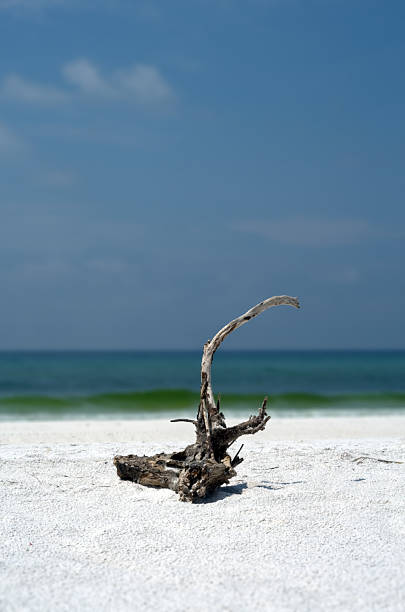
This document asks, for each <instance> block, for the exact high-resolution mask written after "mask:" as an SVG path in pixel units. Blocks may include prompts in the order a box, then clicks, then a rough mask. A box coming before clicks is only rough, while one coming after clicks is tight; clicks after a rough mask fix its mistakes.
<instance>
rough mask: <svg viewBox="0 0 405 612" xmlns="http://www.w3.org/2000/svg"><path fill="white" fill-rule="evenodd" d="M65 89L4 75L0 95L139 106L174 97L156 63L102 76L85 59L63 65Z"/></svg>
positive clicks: (35, 101) (36, 101)
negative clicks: (90, 99) (86, 99)
mask: <svg viewBox="0 0 405 612" xmlns="http://www.w3.org/2000/svg"><path fill="white" fill-rule="evenodd" d="M62 76H63V78H64V79H65V81H66V84H67V87H65V88H64V89H62V88H57V87H51V86H48V85H42V84H40V83H34V82H32V81H28V80H26V79H24V78H22V77H20V76H18V75H14V74H13V75H9V76H7V77H6V78H5V79H4V81H3V84H2V87H1V89H0V95H2V96H3V97H6V98H10V99H14V100H19V101H21V102H26V103H31V104H59V103H61V102H66V101H67V100H73V99H75V98H76V99H77V97H80V96H87V97H93V98H103V99H106V100H114V99H115V100H127V101H134V102H136V103H138V104H142V105H156V106H161V105H163V104H166V103H169V102H171V101H173V100H174V99H175V97H176V96H175V94H174V91H173V89H172V87H171V86H170V84H169V83H168V82H167V81H166V79H165V78H164V77H163V76H162V75H161V73H160V72H159V70H158V69H157V68H156V66H152V65H149V64H135V65H133V66H132V67H130V68H127V69H118V70H116V71H114V72H113V73H112V74H110V75H107V76H103V75H102V74H101V72H100V70H99V69H98V67H97V66H96V65H95V64H93V63H92V62H90V61H89V60H88V59H86V58H82V59H78V60H75V61H73V62H68V63H67V64H65V65H64V66H63V67H62Z"/></svg>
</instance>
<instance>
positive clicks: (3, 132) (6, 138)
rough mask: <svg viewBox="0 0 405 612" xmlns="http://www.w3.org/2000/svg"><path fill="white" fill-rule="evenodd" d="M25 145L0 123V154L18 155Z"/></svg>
mask: <svg viewBox="0 0 405 612" xmlns="http://www.w3.org/2000/svg"><path fill="white" fill-rule="evenodd" d="M23 149H25V143H24V142H23V141H22V140H21V139H20V138H19V137H18V136H17V135H16V134H15V133H14V132H13V130H11V129H10V128H9V127H7V126H6V125H5V124H4V123H0V154H6V153H18V152H20V151H22V150H23Z"/></svg>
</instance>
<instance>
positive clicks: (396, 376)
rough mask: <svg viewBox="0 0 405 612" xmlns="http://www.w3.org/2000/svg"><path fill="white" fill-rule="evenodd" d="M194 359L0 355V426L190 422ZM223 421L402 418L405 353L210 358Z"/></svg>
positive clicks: (187, 355)
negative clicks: (243, 417) (64, 421)
mask: <svg viewBox="0 0 405 612" xmlns="http://www.w3.org/2000/svg"><path fill="white" fill-rule="evenodd" d="M200 359H201V354H200V353H199V352H3V353H0V419H3V420H10V419H41V418H48V419H49V418H57V419H58V418H99V417H100V418H101V417H102V418H106V417H107V418H110V417H111V418H120V417H126V418H128V417H129V418H151V417H158V416H161V417H173V416H185V415H187V416H192V415H194V414H195V412H196V409H197V405H198V390H199V370H200ZM213 387H214V391H215V392H221V405H222V408H223V410H224V411H226V413H227V415H236V413H239V414H240V413H246V414H250V413H252V412H255V411H256V410H257V408H258V407H259V406H260V404H261V401H262V399H263V396H264V395H268V396H269V412H270V413H272V412H276V413H277V414H279V415H286V416H290V415H292V414H295V415H296V414H302V415H304V414H305V415H307V416H310V415H319V414H336V413H341V414H343V413H345V414H347V413H352V414H360V413H361V414H368V413H373V414H376V413H398V412H401V411H404V412H405V351H268V352H267V351H266V352H253V351H249V352H247V351H245V352H229V351H228V352H227V351H219V352H218V354H217V355H216V356H215V360H214V365H213Z"/></svg>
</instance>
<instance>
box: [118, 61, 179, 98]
mask: <svg viewBox="0 0 405 612" xmlns="http://www.w3.org/2000/svg"><path fill="white" fill-rule="evenodd" d="M116 81H117V86H118V89H119V90H121V92H122V93H123V94H124V93H128V94H129V95H131V94H132V95H133V96H134V97H135V98H136V99H137V100H138V101H139V102H142V103H145V104H146V103H149V102H152V103H154V102H165V101H167V100H170V99H172V98H173V97H174V93H173V90H172V88H171V87H170V85H169V84H168V83H167V81H166V80H165V79H164V78H163V77H162V75H161V74H160V73H159V71H158V70H157V68H155V67H154V66H148V65H146V64H136V65H135V66H133V67H132V68H131V69H130V70H122V71H120V72H119V73H118V74H117V79H116Z"/></svg>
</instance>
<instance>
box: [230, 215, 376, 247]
mask: <svg viewBox="0 0 405 612" xmlns="http://www.w3.org/2000/svg"><path fill="white" fill-rule="evenodd" d="M232 229H234V230H238V231H241V232H247V233H251V234H256V235H258V236H264V237H265V238H269V239H271V240H273V241H274V242H278V243H280V244H285V245H289V246H313V247H331V246H341V245H348V244H355V243H358V242H362V241H364V240H367V239H370V238H373V237H375V236H377V235H378V232H377V231H376V230H375V229H374V227H373V226H371V225H370V224H369V223H368V222H367V221H364V220H359V219H321V218H311V217H290V218H287V219H274V220H271V221H270V220H265V221H256V220H255V221H252V220H247V221H242V222H239V223H234V224H233V226H232Z"/></svg>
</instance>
